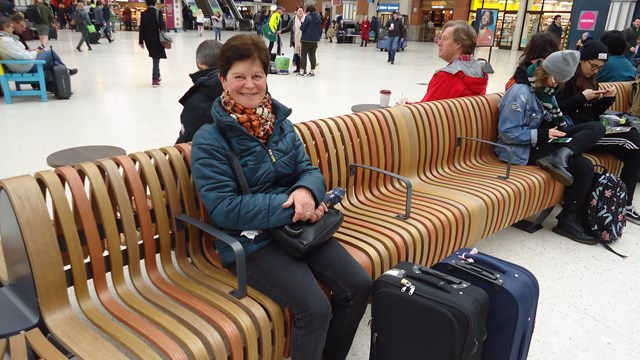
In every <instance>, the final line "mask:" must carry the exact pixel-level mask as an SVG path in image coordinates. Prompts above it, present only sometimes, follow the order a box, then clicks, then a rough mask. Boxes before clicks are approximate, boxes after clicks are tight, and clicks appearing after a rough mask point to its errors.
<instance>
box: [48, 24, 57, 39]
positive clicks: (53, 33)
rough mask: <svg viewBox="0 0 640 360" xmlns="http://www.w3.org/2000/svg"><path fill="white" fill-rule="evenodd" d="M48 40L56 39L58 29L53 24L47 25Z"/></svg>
mask: <svg viewBox="0 0 640 360" xmlns="http://www.w3.org/2000/svg"><path fill="white" fill-rule="evenodd" d="M49 40H58V29H56V28H55V27H54V26H53V25H50V26H49Z"/></svg>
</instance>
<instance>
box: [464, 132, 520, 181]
mask: <svg viewBox="0 0 640 360" xmlns="http://www.w3.org/2000/svg"><path fill="white" fill-rule="evenodd" d="M462 140H471V141H477V142H481V143H485V144H489V145H493V146H498V147H501V148H504V149H505V150H507V153H508V154H509V160H508V161H507V173H506V174H505V176H502V175H499V176H498V179H500V180H507V179H509V175H511V162H512V160H513V150H511V148H510V147H508V146H506V145H502V144H498V143H495V142H493V141H488V140H483V139H476V138H470V137H464V136H458V138H457V139H456V147H460V146H462Z"/></svg>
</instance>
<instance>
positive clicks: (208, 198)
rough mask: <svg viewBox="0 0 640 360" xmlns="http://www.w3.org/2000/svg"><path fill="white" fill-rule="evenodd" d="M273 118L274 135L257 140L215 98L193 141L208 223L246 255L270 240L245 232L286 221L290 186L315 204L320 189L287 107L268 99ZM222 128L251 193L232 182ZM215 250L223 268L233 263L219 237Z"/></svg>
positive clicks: (316, 172)
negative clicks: (301, 189)
mask: <svg viewBox="0 0 640 360" xmlns="http://www.w3.org/2000/svg"><path fill="white" fill-rule="evenodd" d="M273 113H274V115H275V117H276V120H275V124H274V129H273V134H272V135H271V136H270V137H269V140H268V141H267V143H262V142H261V141H260V140H258V139H257V138H256V137H254V136H253V135H251V134H249V132H247V130H245V129H244V128H243V127H242V126H241V125H240V124H239V123H238V122H237V120H235V119H234V118H232V117H231V116H230V115H229V114H227V113H226V112H225V111H224V109H223V108H222V105H221V103H220V98H218V99H216V101H215V102H214V103H213V108H212V110H211V114H212V116H213V119H214V123H213V124H207V125H204V126H203V127H202V128H200V130H199V131H198V132H197V133H196V135H195V136H194V138H193V143H192V150H191V154H192V155H191V156H192V160H191V161H192V164H191V166H192V172H193V180H194V182H195V184H196V187H197V188H198V191H199V192H200V197H201V198H202V201H203V203H204V205H205V207H206V209H207V212H208V213H209V217H210V218H211V220H212V222H213V225H214V226H216V227H218V228H221V229H223V230H224V231H225V232H227V233H229V234H230V235H232V236H234V237H235V238H237V239H238V240H239V241H240V242H241V243H242V245H243V247H244V250H245V253H246V256H250V255H251V254H253V253H255V252H256V251H258V250H260V249H261V248H263V247H264V246H266V245H267V244H269V243H270V242H271V239H269V238H268V237H267V236H264V235H261V236H258V237H256V239H255V240H251V239H249V238H247V237H244V236H240V232H242V231H244V230H263V229H270V228H274V227H279V226H282V225H287V224H290V223H291V219H292V218H293V215H294V210H293V206H291V207H290V208H288V209H285V208H283V207H282V204H283V203H284V202H285V201H287V198H288V197H289V195H290V194H291V192H293V190H295V189H297V188H299V187H305V188H307V189H309V190H310V191H311V193H312V194H313V196H314V199H315V202H316V207H317V206H318V205H319V204H320V201H322V199H323V197H324V193H325V180H324V177H323V176H322V174H321V173H320V170H319V169H318V168H317V167H315V166H312V165H311V161H310V160H309V156H308V155H307V153H306V151H305V149H304V145H303V144H302V142H301V141H300V138H299V137H298V134H297V133H296V132H295V130H294V128H293V125H292V124H291V122H290V121H289V120H288V119H287V117H288V116H289V115H290V114H291V109H289V108H287V107H285V106H284V105H282V104H280V103H279V102H277V101H275V100H273ZM218 126H220V127H222V129H224V131H225V132H226V133H227V136H228V137H229V139H230V140H231V142H232V143H233V146H234V148H235V151H236V153H237V154H238V157H239V158H240V164H241V165H242V168H243V170H244V174H245V177H246V178H247V182H248V183H249V188H250V190H251V194H248V195H243V194H242V189H241V188H240V185H239V183H238V182H237V181H236V178H235V175H234V172H233V164H232V162H231V157H230V156H229V149H228V146H227V144H226V142H225V141H224V138H223V137H222V136H221V135H220V132H219V129H218ZM216 246H217V249H218V253H219V254H220V258H221V260H222V263H223V265H224V266H229V265H231V264H233V263H234V261H235V260H234V257H233V252H232V251H231V249H230V248H229V247H228V246H227V245H226V244H224V243H222V242H221V241H218V242H217V244H216Z"/></svg>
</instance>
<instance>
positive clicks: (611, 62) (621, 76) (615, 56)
mask: <svg viewBox="0 0 640 360" xmlns="http://www.w3.org/2000/svg"><path fill="white" fill-rule="evenodd" d="M600 41H602V43H603V44H604V46H606V47H607V53H608V59H607V61H606V62H605V63H604V65H603V66H602V68H601V69H600V71H598V73H597V75H596V79H597V80H598V82H615V81H633V80H635V79H636V69H635V68H634V67H633V65H631V62H629V60H628V59H627V58H626V57H625V56H624V52H625V50H626V48H627V41H626V40H625V38H624V33H623V32H622V31H620V30H610V31H606V32H605V33H604V34H602V36H601V37H600Z"/></svg>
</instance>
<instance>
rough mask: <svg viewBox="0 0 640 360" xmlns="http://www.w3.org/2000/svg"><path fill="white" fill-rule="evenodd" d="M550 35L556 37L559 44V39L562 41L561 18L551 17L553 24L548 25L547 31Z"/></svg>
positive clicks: (558, 16) (557, 16) (559, 16)
mask: <svg viewBox="0 0 640 360" xmlns="http://www.w3.org/2000/svg"><path fill="white" fill-rule="evenodd" d="M547 31H549V32H550V33H552V34H554V35H556V36H557V40H558V43H560V39H562V16H561V15H556V16H554V17H553V22H552V23H551V24H549V28H548V29H547Z"/></svg>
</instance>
